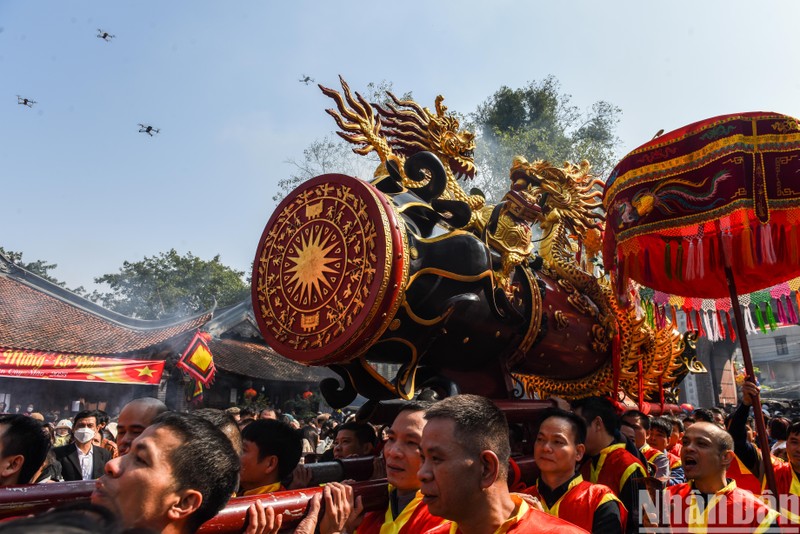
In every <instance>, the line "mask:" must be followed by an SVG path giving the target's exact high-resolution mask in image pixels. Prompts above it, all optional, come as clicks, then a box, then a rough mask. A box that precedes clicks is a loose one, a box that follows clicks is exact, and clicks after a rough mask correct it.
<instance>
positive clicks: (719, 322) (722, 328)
mask: <svg viewBox="0 0 800 534" xmlns="http://www.w3.org/2000/svg"><path fill="white" fill-rule="evenodd" d="M714 316H715V317H716V320H717V330H719V335H721V336H722V339H725V338H726V337H727V336H726V335H725V325H723V324H722V312H721V311H719V310H717V313H715V314H714Z"/></svg>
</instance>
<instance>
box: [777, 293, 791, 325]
mask: <svg viewBox="0 0 800 534" xmlns="http://www.w3.org/2000/svg"><path fill="white" fill-rule="evenodd" d="M776 300H777V303H778V306H777V307H776V308H775V311H776V312H777V315H778V321H780V322H781V324H789V321H787V320H786V312H785V311H784V310H783V299H782V298H781V297H778V298H777V299H776Z"/></svg>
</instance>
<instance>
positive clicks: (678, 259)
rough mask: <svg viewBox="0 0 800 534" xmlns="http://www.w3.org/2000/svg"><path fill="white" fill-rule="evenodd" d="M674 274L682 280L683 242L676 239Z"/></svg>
mask: <svg viewBox="0 0 800 534" xmlns="http://www.w3.org/2000/svg"><path fill="white" fill-rule="evenodd" d="M675 276H677V277H678V280H683V242H682V241H678V252H677V254H675Z"/></svg>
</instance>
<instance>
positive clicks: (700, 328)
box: [695, 310, 708, 337]
mask: <svg viewBox="0 0 800 534" xmlns="http://www.w3.org/2000/svg"><path fill="white" fill-rule="evenodd" d="M696 313H697V315H696V316H695V317H696V319H697V335H698V336H699V337H708V334H706V330H705V328H703V321H702V320H701V319H700V310H697V312H696Z"/></svg>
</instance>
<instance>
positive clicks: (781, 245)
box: [775, 225, 786, 262]
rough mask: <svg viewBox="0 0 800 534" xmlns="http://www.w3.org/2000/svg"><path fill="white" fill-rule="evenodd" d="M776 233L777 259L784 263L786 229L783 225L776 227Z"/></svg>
mask: <svg viewBox="0 0 800 534" xmlns="http://www.w3.org/2000/svg"><path fill="white" fill-rule="evenodd" d="M775 228H776V229H777V233H778V259H779V260H780V261H782V262H785V261H786V228H785V227H784V226H783V225H776V226H775Z"/></svg>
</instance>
